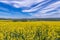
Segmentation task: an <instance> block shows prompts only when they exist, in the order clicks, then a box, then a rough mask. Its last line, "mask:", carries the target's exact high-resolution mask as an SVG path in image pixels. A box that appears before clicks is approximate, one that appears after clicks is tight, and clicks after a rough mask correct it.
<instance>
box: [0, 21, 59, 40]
mask: <svg viewBox="0 0 60 40" xmlns="http://www.w3.org/2000/svg"><path fill="white" fill-rule="evenodd" d="M0 40H60V22H59V21H57V22H55V21H39V22H0Z"/></svg>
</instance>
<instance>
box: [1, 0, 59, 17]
mask: <svg viewBox="0 0 60 40" xmlns="http://www.w3.org/2000/svg"><path fill="white" fill-rule="evenodd" d="M0 18H60V0H0Z"/></svg>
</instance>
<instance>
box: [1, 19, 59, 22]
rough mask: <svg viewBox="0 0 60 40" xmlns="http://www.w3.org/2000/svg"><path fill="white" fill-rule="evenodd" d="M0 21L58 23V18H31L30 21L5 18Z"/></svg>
mask: <svg viewBox="0 0 60 40" xmlns="http://www.w3.org/2000/svg"><path fill="white" fill-rule="evenodd" d="M0 20H11V21H13V22H18V21H22V22H26V21H60V18H31V19H5V18H0Z"/></svg>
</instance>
